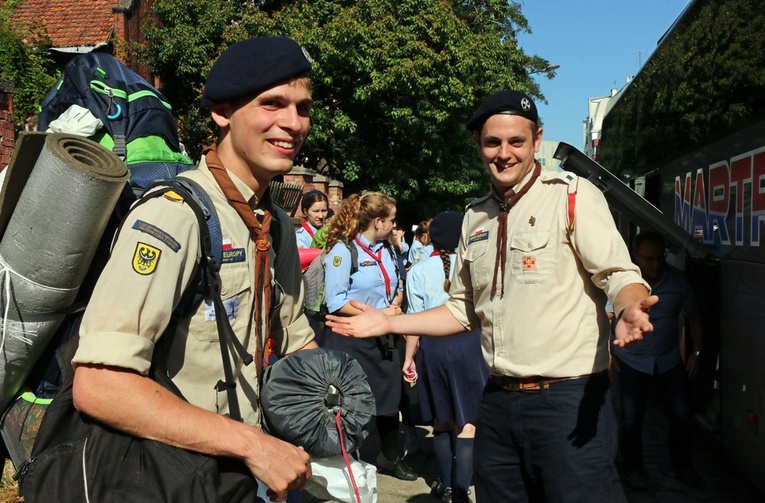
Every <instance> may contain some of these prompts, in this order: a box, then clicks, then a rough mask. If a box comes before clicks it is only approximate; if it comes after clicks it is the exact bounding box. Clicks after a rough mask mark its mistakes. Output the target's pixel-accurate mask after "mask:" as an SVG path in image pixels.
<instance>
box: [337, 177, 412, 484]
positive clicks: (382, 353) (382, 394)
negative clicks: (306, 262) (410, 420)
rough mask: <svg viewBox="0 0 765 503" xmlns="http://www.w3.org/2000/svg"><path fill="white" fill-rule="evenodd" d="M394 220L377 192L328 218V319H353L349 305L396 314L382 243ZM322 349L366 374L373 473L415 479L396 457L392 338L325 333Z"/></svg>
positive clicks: (392, 275) (392, 263) (389, 261)
mask: <svg viewBox="0 0 765 503" xmlns="http://www.w3.org/2000/svg"><path fill="white" fill-rule="evenodd" d="M395 218H396V201H395V200H394V199H393V198H391V197H388V196H386V195H385V194H381V193H379V192H370V193H367V194H364V195H363V196H361V197H359V196H358V195H356V194H354V195H352V196H350V197H349V198H348V200H346V201H345V202H344V203H343V205H342V207H341V208H340V210H339V211H338V212H337V214H336V215H335V216H334V218H333V219H332V223H331V225H330V228H329V232H328V236H327V245H326V249H327V250H329V251H328V252H327V255H326V257H325V259H324V298H325V301H326V304H327V310H328V311H329V312H330V313H333V314H340V315H349V316H351V315H355V314H359V313H360V312H361V311H360V310H359V309H357V308H355V307H354V306H353V305H351V301H352V300H356V301H359V302H362V303H364V304H366V305H369V306H372V307H375V308H378V309H384V310H385V311H386V312H387V313H389V314H400V313H401V307H400V306H401V300H402V298H403V291H401V290H399V277H398V267H397V259H396V252H395V251H393V248H392V247H391V245H390V244H389V243H388V242H387V239H388V237H389V236H390V234H391V231H392V230H393V221H394V220H395ZM349 246H350V247H353V249H354V250H355V253H354V254H355V255H356V256H357V259H356V260H354V259H353V255H352V253H351V250H350V249H349ZM354 262H355V263H354ZM324 346H325V347H327V348H331V349H339V350H341V351H345V352H347V353H349V354H350V355H351V356H353V357H354V358H355V359H356V360H357V361H358V362H359V364H361V368H362V369H364V372H366V374H367V380H368V382H369V386H370V388H371V389H372V393H373V394H374V397H375V403H376V407H377V416H376V418H375V422H376V425H377V431H378V433H379V434H380V442H381V446H382V448H381V452H380V454H379V455H378V456H377V463H376V464H377V468H378V469H379V470H380V471H381V472H382V473H389V474H391V475H393V476H395V477H397V478H399V479H402V480H415V479H417V474H416V473H415V472H414V470H412V469H411V468H410V467H408V466H407V465H405V464H404V463H403V462H402V461H401V459H400V458H399V457H398V427H399V419H398V403H399V399H400V396H401V385H400V382H401V381H400V378H401V377H400V376H401V374H400V368H401V363H400V360H399V356H398V352H397V351H396V348H395V346H394V340H393V336H392V335H387V336H383V337H376V338H371V339H352V338H346V337H343V336H340V335H337V334H335V333H334V332H332V331H327V333H326V339H325V341H324Z"/></svg>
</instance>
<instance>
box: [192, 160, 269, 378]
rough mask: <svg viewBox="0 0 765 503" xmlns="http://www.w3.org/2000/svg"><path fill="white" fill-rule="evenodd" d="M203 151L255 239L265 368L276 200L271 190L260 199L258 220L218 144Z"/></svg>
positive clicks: (258, 335)
mask: <svg viewBox="0 0 765 503" xmlns="http://www.w3.org/2000/svg"><path fill="white" fill-rule="evenodd" d="M202 155H204V156H205V160H206V162H207V167H208V168H210V173H212V175H213V177H214V178H215V181H216V182H218V185H219V186H220V188H221V189H222V190H223V194H225V196H226V199H228V203H229V204H230V205H231V206H232V207H233V208H234V209H235V210H236V211H237V213H239V216H240V217H241V218H242V221H243V222H244V225H246V226H247V228H248V229H249V230H250V237H252V240H253V241H254V243H255V250H254V251H253V253H254V255H255V286H254V291H253V295H252V296H253V302H254V305H255V320H254V321H255V344H256V347H257V353H256V355H255V362H256V365H257V369H258V370H262V369H264V368H265V367H266V365H267V363H268V351H264V347H263V332H262V331H261V327H264V328H265V334H266V337H270V333H271V327H270V312H271V266H270V263H269V262H270V258H269V255H268V250H269V248H271V243H270V242H269V241H268V232H269V231H270V230H271V211H272V210H273V203H272V202H271V197H270V194H269V192H268V190H266V192H265V193H264V194H263V197H262V198H261V199H260V202H259V206H260V207H261V209H262V210H263V217H262V219H261V221H258V218H257V217H256V216H255V213H254V212H253V211H252V208H251V207H250V205H249V204H247V201H245V200H244V197H243V196H242V193H241V192H239V189H237V188H236V185H234V182H233V181H232V180H231V177H230V176H229V174H228V172H227V171H226V168H225V167H224V166H223V163H222V162H221V160H220V158H219V157H218V151H217V148H216V146H215V145H212V146H209V147H205V149H204V150H203V151H202ZM261 305H262V308H263V309H262V311H261Z"/></svg>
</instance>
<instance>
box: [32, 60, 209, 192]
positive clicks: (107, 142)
mask: <svg viewBox="0 0 765 503" xmlns="http://www.w3.org/2000/svg"><path fill="white" fill-rule="evenodd" d="M72 105H79V106H81V107H83V108H87V109H88V110H90V112H91V113H92V114H93V115H94V116H95V117H96V118H98V119H99V120H100V121H101V122H102V123H103V125H104V127H103V128H101V129H99V130H98V131H97V132H96V133H95V134H94V135H93V136H91V137H90V139H91V140H94V141H96V142H98V143H100V144H101V145H103V146H104V147H106V148H108V149H109V150H111V151H112V152H114V153H115V154H116V155H117V157H119V158H121V159H123V160H124V161H125V163H126V164H127V165H128V168H129V169H130V183H131V185H133V186H134V187H137V188H138V189H145V188H146V187H148V186H149V185H150V184H151V182H152V181H153V180H157V179H168V178H172V177H174V176H177V175H178V174H179V173H182V172H183V171H186V170H188V169H191V168H192V167H193V166H194V165H193V163H192V162H191V161H190V160H189V159H188V158H187V157H186V156H185V155H184V154H183V153H182V149H181V145H180V142H179V140H178V130H177V127H176V122H175V117H174V116H173V111H172V107H171V106H170V104H169V103H168V101H167V99H166V98H165V97H164V96H163V95H162V93H160V92H159V91H158V90H157V89H156V88H154V86H152V85H151V84H149V83H148V82H146V80H144V79H143V78H142V77H141V76H140V75H138V74H137V73H135V72H134V71H133V70H131V69H130V68H128V67H127V66H125V65H123V64H122V63H120V62H119V61H117V60H116V59H115V58H114V56H112V55H111V54H108V53H104V52H91V53H88V54H80V55H78V56H75V57H74V58H73V59H72V60H71V61H70V62H69V63H67V65H66V66H65V67H64V71H63V72H62V73H61V77H59V79H58V81H57V82H56V85H55V86H53V88H52V89H51V90H50V91H49V92H48V94H47V95H46V96H45V99H44V100H43V102H42V104H41V105H40V115H39V119H38V125H37V129H38V131H46V130H47V129H48V127H49V126H50V123H51V122H52V121H54V120H55V119H57V118H58V117H59V116H60V115H61V114H62V113H64V112H65V111H66V110H67V109H69V107H71V106H72Z"/></svg>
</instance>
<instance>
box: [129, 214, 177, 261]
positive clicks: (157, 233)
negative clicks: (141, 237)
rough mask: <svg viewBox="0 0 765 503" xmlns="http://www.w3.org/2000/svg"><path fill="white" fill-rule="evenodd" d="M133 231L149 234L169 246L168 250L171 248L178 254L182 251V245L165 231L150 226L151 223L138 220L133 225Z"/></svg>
mask: <svg viewBox="0 0 765 503" xmlns="http://www.w3.org/2000/svg"><path fill="white" fill-rule="evenodd" d="M133 229H135V230H137V231H141V232H143V233H144V234H148V235H149V236H151V237H153V238H156V239H158V240H160V241H161V242H163V243H164V244H165V245H167V247H168V248H170V249H171V250H173V251H174V252H176V253H178V250H180V249H181V243H179V242H178V241H176V240H175V238H174V237H173V236H171V235H170V234H168V233H167V232H165V231H163V230H162V229H160V228H159V227H157V226H156V225H152V224H150V223H149V222H144V221H143V220H136V221H135V223H134V224H133Z"/></svg>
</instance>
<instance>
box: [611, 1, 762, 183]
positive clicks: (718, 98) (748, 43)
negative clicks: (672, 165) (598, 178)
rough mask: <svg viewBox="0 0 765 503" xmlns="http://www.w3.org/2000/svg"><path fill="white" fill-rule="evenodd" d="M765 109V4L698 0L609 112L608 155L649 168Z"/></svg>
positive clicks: (621, 165) (614, 164)
mask: <svg viewBox="0 0 765 503" xmlns="http://www.w3.org/2000/svg"><path fill="white" fill-rule="evenodd" d="M764 111H765V17H763V15H762V3H761V2H759V1H757V0H710V1H707V2H696V3H695V4H694V5H693V9H692V10H691V11H689V12H688V13H687V14H686V16H684V18H683V19H682V21H681V22H680V23H679V24H678V26H676V27H675V29H674V30H673V31H672V33H671V34H670V35H669V36H668V38H667V39H666V40H665V41H664V42H663V43H662V44H661V46H660V47H659V48H658V49H657V50H656V52H655V54H654V55H653V56H652V57H651V58H650V59H649V60H648V62H647V63H646V65H645V67H644V68H643V70H641V72H640V73H639V74H638V75H637V77H636V78H635V79H634V80H633V81H632V82H631V83H630V85H629V86H628V87H627V88H626V89H625V90H624V92H623V95H622V96H621V98H620V99H619V101H618V102H617V103H616V105H615V106H614V108H613V109H612V110H611V112H610V113H609V114H608V115H607V116H606V119H605V120H604V122H603V130H602V140H601V151H600V154H601V160H602V162H603V165H604V166H606V167H607V168H609V169H610V170H612V171H614V172H615V173H618V174H636V173H645V172H647V171H650V170H652V169H655V168H656V167H658V166H660V165H661V164H663V163H665V162H667V161H670V160H671V159H673V158H675V157H677V156H679V155H681V154H682V153H683V152H684V151H687V150H688V149H690V148H693V147H694V146H697V145H699V144H704V143H706V142H709V141H713V140H714V139H715V138H716V137H717V136H718V134H719V133H720V132H721V131H723V130H725V129H726V128H730V127H734V126H735V125H737V124H740V123H741V121H742V119H746V118H750V117H752V116H754V115H756V114H758V113H762V112H764Z"/></svg>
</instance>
